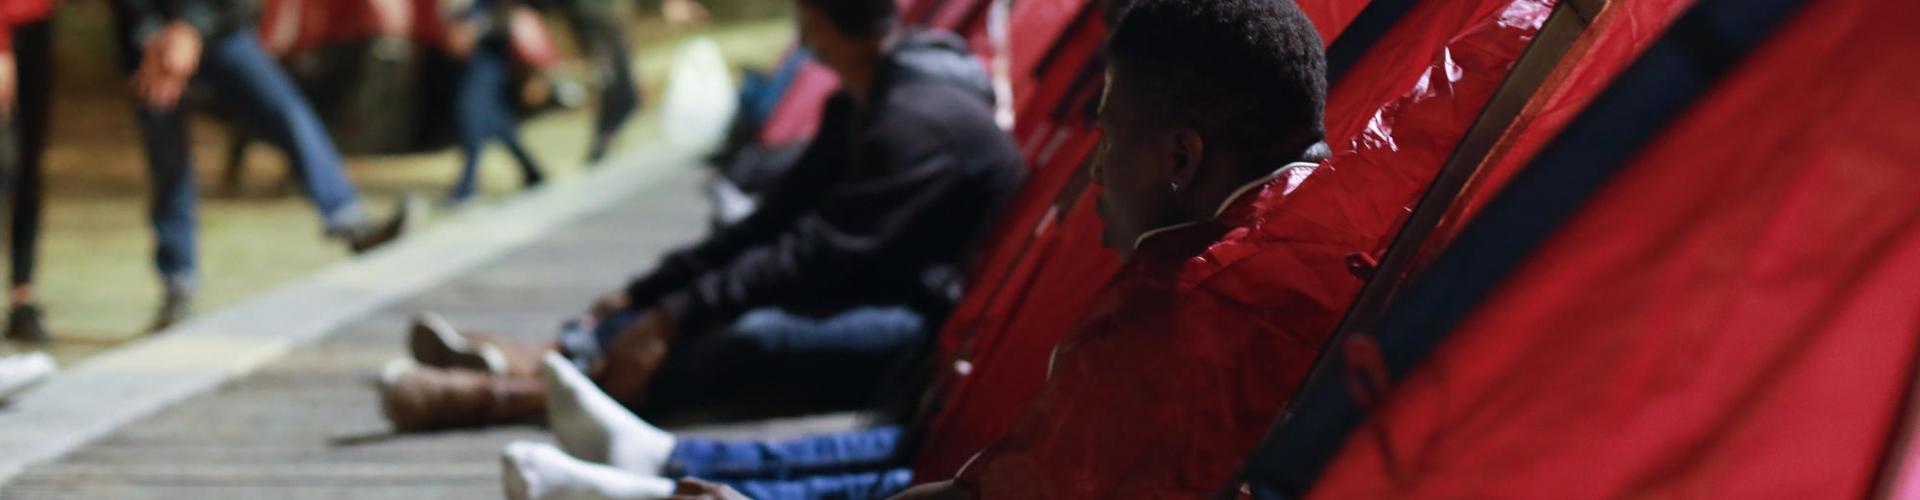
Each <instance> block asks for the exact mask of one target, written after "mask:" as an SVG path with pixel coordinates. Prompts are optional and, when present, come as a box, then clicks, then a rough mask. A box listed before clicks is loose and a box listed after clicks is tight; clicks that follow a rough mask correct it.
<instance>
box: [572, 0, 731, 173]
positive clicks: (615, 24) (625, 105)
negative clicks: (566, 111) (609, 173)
mask: <svg viewBox="0 0 1920 500" xmlns="http://www.w3.org/2000/svg"><path fill="white" fill-rule="evenodd" d="M539 5H541V6H543V7H551V8H557V9H558V10H560V11H561V14H562V16H564V17H565V18H566V20H567V24H568V26H569V27H570V28H572V31H573V36H574V40H575V43H576V44H577V45H579V47H580V52H581V56H582V58H583V59H585V60H586V61H587V64H588V65H589V66H590V67H591V68H592V70H593V73H594V81H595V82H597V83H598V87H599V90H600V108H599V110H598V111H597V112H596V114H595V115H594V125H593V138H592V142H591V143H590V144H589V145H588V148H587V163H588V164H589V165H594V164H599V163H600V161H601V160H603V159H605V158H606V156H607V149H608V147H609V146H611V145H612V143H613V139H614V137H615V136H617V135H619V133H620V127H621V126H623V125H625V124H626V122H627V119H628V118H631V117H632V116H633V113H634V111H637V110H639V108H640V92H639V89H638V85H639V84H638V83H637V82H635V81H634V76H633V56H632V54H631V53H630V52H629V50H630V47H629V45H628V43H629V38H628V37H627V27H626V21H625V16H624V15H623V12H622V9H621V8H620V6H621V5H622V3H621V2H619V1H618V0H544V1H543V2H542V3H540V4H539ZM660 10H661V16H662V17H663V18H664V19H666V20H667V23H668V25H670V26H676V27H680V26H691V25H697V24H701V23H705V22H706V20H707V10H706V8H705V7H703V6H701V5H700V4H699V3H698V2H695V1H694V0H663V1H662V2H661V3H660Z"/></svg>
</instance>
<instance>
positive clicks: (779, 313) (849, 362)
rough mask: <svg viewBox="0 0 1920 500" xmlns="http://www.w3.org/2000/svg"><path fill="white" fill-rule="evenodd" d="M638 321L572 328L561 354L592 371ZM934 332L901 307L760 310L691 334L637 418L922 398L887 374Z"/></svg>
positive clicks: (906, 362) (629, 316)
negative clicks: (818, 314) (884, 395)
mask: <svg viewBox="0 0 1920 500" xmlns="http://www.w3.org/2000/svg"><path fill="white" fill-rule="evenodd" d="M636 316H637V313H622V314H616V315H614V316H613V317H611V318H608V319H607V320H606V321H603V322H601V323H600V324H599V325H596V326H595V327H593V328H585V327H583V326H582V325H577V324H572V325H567V327H566V328H565V329H563V330H562V332H561V334H560V345H561V347H562V349H563V350H564V351H565V352H567V353H568V355H569V356H570V357H572V358H574V360H575V362H577V363H580V364H582V365H583V366H591V364H592V363H593V361H594V360H596V359H598V358H599V357H600V349H601V348H602V347H603V346H605V345H607V343H608V342H609V341H611V339H612V338H613V336H614V335H616V334H618V333H619V332H620V331H622V330H624V329H625V328H626V326H627V325H628V324H630V323H631V322H632V321H633V320H634V319H635V317H636ZM927 328H928V326H927V321H926V319H925V318H924V317H923V316H922V315H921V314H920V313H918V312H915V311H914V310H912V309H908V308H905V307H898V306H890V307H858V308H852V309H847V310H844V311H841V312H839V313H837V314H833V315H830V316H827V317H823V318H815V317H808V316H802V315H798V314H794V313H789V312H786V311H784V310H781V309H778V308H766V309H758V310H755V311H752V312H749V313H747V315H745V316H742V317H741V318H740V319H739V320H737V321H735V322H734V323H733V324H732V325H730V326H728V327H726V328H723V329H720V330H718V331H711V332H685V336H686V338H685V340H682V341H679V342H676V343H675V344H674V345H673V348H672V349H671V350H669V354H668V355H667V360H666V361H665V362H664V363H663V364H662V366H661V367H660V369H659V371H658V372H657V373H656V374H655V375H654V378H653V382H652V384H651V387H650V388H649V389H648V392H647V394H646V397H645V398H640V399H642V400H644V401H645V402H646V403H645V405H644V406H643V407H641V408H639V409H640V410H641V411H642V412H643V414H657V413H660V412H677V411H683V410H686V409H690V408H693V407H697V406H700V405H706V404H710V403H716V402H737V401H754V402H758V403H788V404H794V405H804V406H828V407H833V408H858V407H863V406H865V405H868V404H870V403H873V402H874V398H875V397H876V396H879V395H881V391H882V390H888V391H894V390H898V391H900V392H904V393H912V392H915V391H913V390H912V388H905V389H901V388H895V387H891V386H890V385H889V383H890V382H891V383H894V384H898V383H899V380H900V379H902V377H898V376H890V375H896V374H898V373H900V372H901V371H902V370H904V369H906V368H905V367H906V366H910V365H912V363H913V362H915V361H917V360H918V359H919V356H920V355H921V354H922V353H923V349H925V348H926V345H927V343H928V341H929V339H930V338H931V336H930V334H929V332H928V330H927ZM616 396H617V397H623V399H624V396H630V395H616Z"/></svg>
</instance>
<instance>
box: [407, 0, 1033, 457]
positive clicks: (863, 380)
mask: <svg viewBox="0 0 1920 500" xmlns="http://www.w3.org/2000/svg"><path fill="white" fill-rule="evenodd" d="M799 4H800V6H801V8H800V11H801V16H800V18H801V21H802V22H801V37H802V40H803V41H804V42H805V43H806V44H807V45H809V47H810V48H811V50H812V51H813V53H814V54H816V56H817V57H819V59H820V60H821V61H822V62H824V63H825V64H826V65H827V66H828V67H830V68H832V69H833V70H834V71H835V72H836V73H838V74H839V75H840V77H841V80H842V82H843V84H844V89H843V90H842V91H841V92H840V93H838V94H836V95H835V96H834V97H833V98H832V99H830V100H829V102H828V103H827V105H826V112H825V113H824V115H823V117H822V121H821V127H820V132H819V134H818V136H817V137H816V138H815V139H814V142H813V144H812V145H811V146H810V147H809V149H808V151H807V152H806V153H805V154H803V155H802V159H801V160H800V164H799V165H798V166H796V167H795V171H794V172H792V173H790V174H789V179H788V181H786V182H785V183H783V185H782V186H781V188H780V189H781V192H780V193H775V194H770V195H769V197H768V201H767V202H766V204H765V206H763V207H762V208H761V209H760V210H758V211H757V212H756V213H755V214H754V215H753V216H751V217H750V218H749V219H748V220H746V221H743V222H742V223H740V224H738V225H735V226H732V227H729V228H727V229H725V230H723V231H721V232H719V233H716V234H714V235H712V236H710V237H709V238H708V239H707V240H706V241H702V242H700V243H699V244H697V245H695V246H693V247H690V248H687V249H685V250H682V251H679V252H676V253H674V254H672V255H670V256H669V257H667V258H666V259H665V261H664V262H662V263H661V264H660V265H659V267H658V268H657V269H655V270H654V271H653V272H651V273H648V274H646V275H644V276H642V277H640V278H639V279H637V280H635V281H633V282H632V284H631V285H630V286H628V287H627V288H626V289H624V290H621V291H619V292H617V293H614V294H612V295H610V296H608V297H607V298H605V299H602V300H601V301H599V302H598V303H597V304H596V305H595V306H594V307H593V308H592V310H591V311H590V312H589V313H588V314H587V315H585V316H583V317H582V318H580V319H578V320H576V321H574V322H572V323H570V324H569V325H567V326H566V327H565V328H564V329H563V331H562V333H561V335H560V338H559V340H558V342H557V345H555V346H550V347H549V349H557V350H558V351H559V352H561V353H562V354H564V355H566V356H567V357H568V358H569V359H570V360H572V361H573V362H574V363H575V364H576V365H577V366H579V367H580V368H581V370H582V371H583V372H586V373H588V374H591V375H592V377H593V379H594V380H595V382H597V383H598V384H600V386H601V387H602V388H604V389H605V390H606V391H607V392H608V393H609V394H612V395H614V396H615V398H617V399H619V400H621V402H622V403H624V404H626V405H628V406H631V407H635V408H639V409H641V410H642V411H643V412H648V413H657V412H662V411H673V410H677V409H682V408H685V407H687V406H688V405H691V404H705V403H710V402H715V401H727V400H739V399H746V398H755V400H756V402H769V401H773V400H775V399H780V398H779V397H778V396H804V398H795V399H800V400H799V401H786V402H793V403H803V404H809V405H816V406H825V405H830V406H837V407H855V406H858V405H860V404H862V403H866V402H868V401H869V397H870V396H873V395H874V394H875V393H876V391H878V390H880V389H881V388H882V387H881V385H880V384H879V383H880V382H881V381H882V380H893V379H901V378H907V377H888V376H887V374H889V373H890V372H892V371H894V370H893V369H895V368H897V367H906V368H910V367H907V366H903V365H907V364H910V363H911V362H912V361H914V360H916V359H917V358H918V354H919V353H918V351H919V350H920V349H922V348H923V347H925V346H926V345H927V344H928V343H929V342H930V340H931V330H933V329H935V327H937V326H938V325H939V324H940V323H941V322H942V321H943V320H944V315H945V313H946V310H947V309H949V308H950V307H951V306H952V304H953V302H954V301H955V300H956V299H957V298H958V297H959V295H960V291H961V286H962V283H961V282H960V281H961V277H962V276H963V275H964V272H963V271H962V269H961V267H962V265H963V264H964V263H965V262H966V261H967V253H968V251H969V250H971V248H972V247H973V245H974V243H973V242H974V240H975V239H976V237H977V236H978V235H979V234H981V233H983V232H984V229H985V228H986V227H987V226H988V225H989V224H991V223H992V222H993V221H994V220H995V214H996V212H997V208H998V207H999V206H1000V205H1001V204H1002V202H1003V201H1004V200H1005V199H1006V198H1007V197H1009V196H1011V194H1012V193H1013V192H1014V191H1015V190H1016V189H1018V184H1019V180H1020V175H1021V168H1020V166H1019V152H1018V151H1017V150H1016V148H1015V146H1014V144H1013V141H1012V139H1011V138H1009V137H1008V136H1007V135H1006V133H1005V132H1004V131H1002V130H1001V129H1000V128H999V127H998V126H996V125H995V123H994V120H993V114H992V110H991V108H990V106H989V104H988V103H987V102H985V101H984V100H983V99H982V97H981V96H980V94H978V93H975V92H969V91H967V90H964V89H963V88H961V87H959V86H955V85H952V84H951V83H949V81H948V79H946V78H941V77H940V76H939V75H929V74H926V73H924V72H920V71H915V70H912V69H910V68H909V67H908V66H906V65H903V64H902V63H901V61H900V58H899V57H897V54H896V52H895V51H894V50H893V47H894V46H895V44H896V43H897V40H898V39H899V38H901V37H900V36H899V35H900V34H901V33H900V32H897V31H896V30H895V29H894V20H895V11H894V9H895V7H894V6H893V3H892V2H891V1H890V0H799ZM410 347H411V348H412V351H413V357H414V358H415V359H414V360H413V361H414V362H417V364H408V363H401V364H397V365H394V366H390V367H389V368H390V369H389V370H387V371H386V373H384V374H383V375H384V377H383V390H382V405H383V409H384V410H385V413H386V414H387V417H388V419H389V420H391V421H392V422H393V423H394V425H395V427H396V428H399V429H403V430H413V429H429V428H444V427H457V426H469V425H480V424H486V423H492V422H502V421H512V420H519V419H523V418H525V417H530V416H535V415H538V414H540V412H541V411H543V410H544V409H545V406H546V398H545V395H546V388H545V387H544V384H542V383H541V382H540V379H539V377H538V367H539V364H540V356H541V354H542V353H543V351H544V349H538V348H529V347H521V346H514V345H511V344H508V343H506V342H501V341H499V340H498V339H497V338H495V337H490V336H486V335H481V334H471V333H464V334H463V333H461V332H457V331H455V330H454V329H453V328H451V327H450V326H448V325H447V324H446V322H445V321H443V320H439V319H438V318H436V317H433V316H431V315H423V317H422V318H421V321H419V322H418V323H417V324H416V325H415V328H414V332H413V335H412V337H411V339H410ZM903 361H904V362H903ZM421 365H424V366H421ZM888 389H891V390H897V391H898V393H899V394H914V393H915V392H916V388H912V387H899V388H888ZM643 400H644V403H645V404H644V405H642V404H641V403H642V402H643Z"/></svg>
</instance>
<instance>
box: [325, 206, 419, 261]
mask: <svg viewBox="0 0 1920 500" xmlns="http://www.w3.org/2000/svg"><path fill="white" fill-rule="evenodd" d="M426 205H427V204H426V202H425V201H423V200H421V199H420V197H419V196H415V195H411V194H409V195H406V196H403V197H401V198H400V208H399V210H397V211H395V212H394V214H393V218H390V219H387V221H386V222H381V223H364V224H361V225H358V226H354V227H352V228H348V229H346V230H344V231H341V232H339V233H337V234H335V236H337V237H340V238H342V239H345V240H346V242H347V247H348V248H350V249H352V250H353V253H356V254H361V253H366V252H369V251H372V250H373V249H375V248H379V247H381V246H383V245H386V244H388V243H392V242H393V240H397V239H400V236H401V235H404V234H406V232H407V230H408V229H409V228H412V227H414V226H417V225H419V224H420V219H421V218H423V217H425V216H426V212H427V206H426Z"/></svg>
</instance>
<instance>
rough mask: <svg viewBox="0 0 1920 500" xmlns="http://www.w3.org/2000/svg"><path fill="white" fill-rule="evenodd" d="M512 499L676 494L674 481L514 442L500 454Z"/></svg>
mask: <svg viewBox="0 0 1920 500" xmlns="http://www.w3.org/2000/svg"><path fill="white" fill-rule="evenodd" d="M500 469H501V470H500V473H501V483H502V486H503V487H504V488H505V489H506V493H507V498H509V499H512V500H640V499H658V498H667V497H670V496H673V490H674V481H673V480H671V479H667V478H663V477H652V476H642V475H636V474H631V473H628V472H626V471H622V470H619V469H615V468H612V467H608V466H605V465H600V464H592V463H587V462H582V461H580V460H578V459H575V458H573V457H570V456H567V454H566V452H563V451H560V449H559V448H555V447H553V445H550V444H545V443H530V442H525V441H522V442H515V443H512V444H508V445H507V449H506V451H504V452H502V453H501V456H500Z"/></svg>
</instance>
